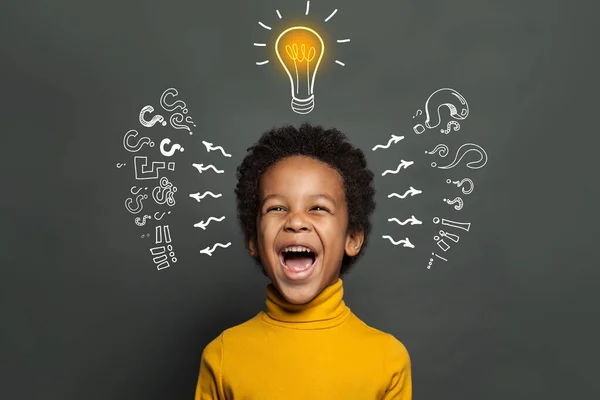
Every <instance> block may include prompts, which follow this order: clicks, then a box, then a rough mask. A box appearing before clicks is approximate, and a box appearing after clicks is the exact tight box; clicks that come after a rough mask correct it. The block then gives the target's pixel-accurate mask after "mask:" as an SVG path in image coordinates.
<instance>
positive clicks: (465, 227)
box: [433, 217, 471, 232]
mask: <svg viewBox="0 0 600 400" xmlns="http://www.w3.org/2000/svg"><path fill="white" fill-rule="evenodd" d="M441 221H442V225H445V226H451V227H452V228H457V229H462V230H464V231H467V232H469V229H471V223H470V222H457V221H452V220H451V219H446V218H442V220H441ZM433 223H434V224H436V225H437V224H439V223H440V217H433Z"/></svg>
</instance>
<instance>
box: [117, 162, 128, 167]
mask: <svg viewBox="0 0 600 400" xmlns="http://www.w3.org/2000/svg"><path fill="white" fill-rule="evenodd" d="M124 165H127V164H121V163H117V168H121V167H122V166H124Z"/></svg>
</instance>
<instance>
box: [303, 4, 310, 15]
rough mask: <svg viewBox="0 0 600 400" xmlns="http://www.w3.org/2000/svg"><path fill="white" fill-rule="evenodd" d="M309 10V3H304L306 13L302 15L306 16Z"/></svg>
mask: <svg viewBox="0 0 600 400" xmlns="http://www.w3.org/2000/svg"><path fill="white" fill-rule="evenodd" d="M309 10H310V1H307V2H306V12H305V13H304V15H308V11H309Z"/></svg>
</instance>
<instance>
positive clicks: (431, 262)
mask: <svg viewBox="0 0 600 400" xmlns="http://www.w3.org/2000/svg"><path fill="white" fill-rule="evenodd" d="M431 255H432V256H436V257H437V258H439V259H440V260H444V261H448V260H447V259H446V258H444V257H441V256H438V255H437V254H435V253H431ZM433 261H434V259H433V257H432V258H430V259H429V264H428V265H427V269H431V266H432V265H433Z"/></svg>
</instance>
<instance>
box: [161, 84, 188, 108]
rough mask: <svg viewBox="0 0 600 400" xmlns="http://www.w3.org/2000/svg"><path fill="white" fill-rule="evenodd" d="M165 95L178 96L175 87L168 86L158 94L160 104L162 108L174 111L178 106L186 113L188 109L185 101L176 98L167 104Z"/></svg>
mask: <svg viewBox="0 0 600 400" xmlns="http://www.w3.org/2000/svg"><path fill="white" fill-rule="evenodd" d="M167 96H172V97H175V96H179V92H177V89H175V88H169V89H167V90H165V91H164V92H163V94H162V95H161V96H160V105H161V106H162V108H164V109H165V110H166V111H175V110H176V109H178V108H180V109H181V111H182V112H183V113H184V114H187V112H188V110H187V106H186V104H185V102H183V101H182V100H176V101H174V102H173V103H171V104H169V103H167Z"/></svg>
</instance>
